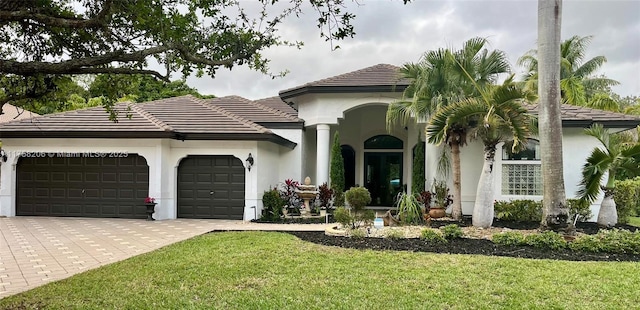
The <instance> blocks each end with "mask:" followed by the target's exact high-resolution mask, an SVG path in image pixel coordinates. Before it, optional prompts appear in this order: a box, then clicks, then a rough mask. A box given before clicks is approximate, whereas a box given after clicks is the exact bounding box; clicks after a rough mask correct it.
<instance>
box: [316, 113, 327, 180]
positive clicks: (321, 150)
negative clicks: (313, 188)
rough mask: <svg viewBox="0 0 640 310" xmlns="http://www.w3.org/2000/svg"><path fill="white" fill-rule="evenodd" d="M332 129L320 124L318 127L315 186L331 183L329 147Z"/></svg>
mask: <svg viewBox="0 0 640 310" xmlns="http://www.w3.org/2000/svg"><path fill="white" fill-rule="evenodd" d="M330 129H331V128H330V127H329V125H327V124H318V125H317V127H316V135H317V139H316V141H317V142H316V143H317V145H316V151H317V152H318V153H317V156H316V178H317V180H313V183H314V184H318V185H320V184H322V183H325V182H327V183H329V145H330V136H331V134H330V133H331V130H330Z"/></svg>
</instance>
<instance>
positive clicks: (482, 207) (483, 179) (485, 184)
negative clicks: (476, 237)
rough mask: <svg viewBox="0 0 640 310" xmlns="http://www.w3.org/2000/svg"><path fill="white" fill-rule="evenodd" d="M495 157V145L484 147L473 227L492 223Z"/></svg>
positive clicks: (487, 225) (489, 225) (488, 225)
mask: <svg viewBox="0 0 640 310" xmlns="http://www.w3.org/2000/svg"><path fill="white" fill-rule="evenodd" d="M495 157H496V146H495V145H488V146H485V148H484V164H483V165H482V173H481V174H480V180H478V190H477V192H476V202H475V204H474V206H473V218H472V223H473V226H475V227H484V228H487V227H491V225H492V224H493V200H494V196H493V194H494V193H493V175H494V174H493V163H494V161H495Z"/></svg>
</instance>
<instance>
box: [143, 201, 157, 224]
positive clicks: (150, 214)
mask: <svg viewBox="0 0 640 310" xmlns="http://www.w3.org/2000/svg"><path fill="white" fill-rule="evenodd" d="M156 204H157V203H156V199H155V198H153V197H147V198H145V199H144V205H145V206H146V207H147V211H146V212H147V221H155V220H156V219H154V218H153V213H155V212H156V210H155V208H156Z"/></svg>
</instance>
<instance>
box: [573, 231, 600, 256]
mask: <svg viewBox="0 0 640 310" xmlns="http://www.w3.org/2000/svg"><path fill="white" fill-rule="evenodd" d="M569 248H570V249H572V250H574V251H580V252H593V253H597V252H602V251H603V249H604V248H603V244H602V242H600V239H599V238H598V237H597V236H594V235H584V236H580V237H578V238H576V240H573V242H569Z"/></svg>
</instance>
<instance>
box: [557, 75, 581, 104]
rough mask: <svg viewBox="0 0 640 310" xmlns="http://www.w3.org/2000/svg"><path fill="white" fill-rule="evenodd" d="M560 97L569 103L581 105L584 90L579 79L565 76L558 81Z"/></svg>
mask: <svg viewBox="0 0 640 310" xmlns="http://www.w3.org/2000/svg"><path fill="white" fill-rule="evenodd" d="M560 89H562V95H563V96H562V99H563V100H565V101H566V103H568V104H571V105H578V106H583V105H584V104H585V101H586V99H585V96H586V94H585V90H584V86H583V85H582V83H581V81H580V80H579V79H577V78H567V79H562V80H561V81H560Z"/></svg>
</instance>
